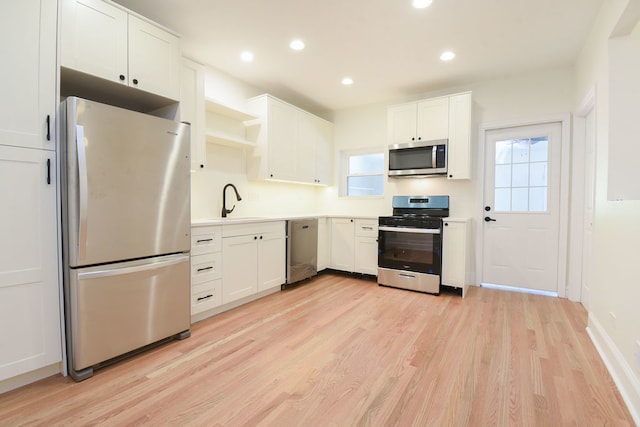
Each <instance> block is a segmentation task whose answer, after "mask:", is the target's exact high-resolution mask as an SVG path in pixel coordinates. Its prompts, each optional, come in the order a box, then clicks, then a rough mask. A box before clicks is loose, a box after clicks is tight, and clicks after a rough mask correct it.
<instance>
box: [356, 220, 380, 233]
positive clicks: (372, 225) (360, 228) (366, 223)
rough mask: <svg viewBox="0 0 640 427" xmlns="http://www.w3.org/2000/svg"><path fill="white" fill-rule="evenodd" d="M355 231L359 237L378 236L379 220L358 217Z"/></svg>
mask: <svg viewBox="0 0 640 427" xmlns="http://www.w3.org/2000/svg"><path fill="white" fill-rule="evenodd" d="M355 233H356V236H358V237H378V220H375V219H356V230H355Z"/></svg>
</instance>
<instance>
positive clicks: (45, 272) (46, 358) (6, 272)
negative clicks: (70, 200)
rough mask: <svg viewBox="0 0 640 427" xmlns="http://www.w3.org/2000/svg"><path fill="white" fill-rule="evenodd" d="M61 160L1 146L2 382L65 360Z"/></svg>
mask: <svg viewBox="0 0 640 427" xmlns="http://www.w3.org/2000/svg"><path fill="white" fill-rule="evenodd" d="M55 158H56V155H55V152H53V151H48V150H34V149H30V148H17V147H9V146H3V145H0V182H2V185H0V200H2V205H3V208H2V210H1V211H0V212H1V213H0V236H2V238H1V239H0V342H2V351H0V382H1V381H2V380H5V379H8V378H11V377H15V376H17V375H20V374H24V373H27V372H30V371H35V370H37V369H40V368H44V367H47V366H49V365H53V364H56V363H58V362H60V361H61V360H62V343H61V326H60V325H61V321H60V290H59V282H58V251H57V243H56V241H57V217H56V168H55V164H56V162H55ZM47 165H48V166H47ZM1 392H2V384H1V383H0V393H1Z"/></svg>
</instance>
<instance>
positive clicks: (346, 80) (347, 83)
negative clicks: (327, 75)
mask: <svg viewBox="0 0 640 427" xmlns="http://www.w3.org/2000/svg"><path fill="white" fill-rule="evenodd" d="M342 84H343V85H345V86H351V85H352V84H353V79H352V78H351V77H345V78H344V79H342Z"/></svg>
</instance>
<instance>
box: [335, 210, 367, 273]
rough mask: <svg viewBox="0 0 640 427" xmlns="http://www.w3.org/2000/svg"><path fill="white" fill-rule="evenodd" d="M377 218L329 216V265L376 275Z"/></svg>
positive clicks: (343, 269)
mask: <svg viewBox="0 0 640 427" xmlns="http://www.w3.org/2000/svg"><path fill="white" fill-rule="evenodd" d="M377 238H378V220H377V219H363V218H331V268H333V269H336V270H341V271H348V272H355V273H362V274H372V275H377V274H378V240H377Z"/></svg>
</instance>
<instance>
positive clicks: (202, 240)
mask: <svg viewBox="0 0 640 427" xmlns="http://www.w3.org/2000/svg"><path fill="white" fill-rule="evenodd" d="M196 242H197V243H204V242H213V239H198V240H196Z"/></svg>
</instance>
